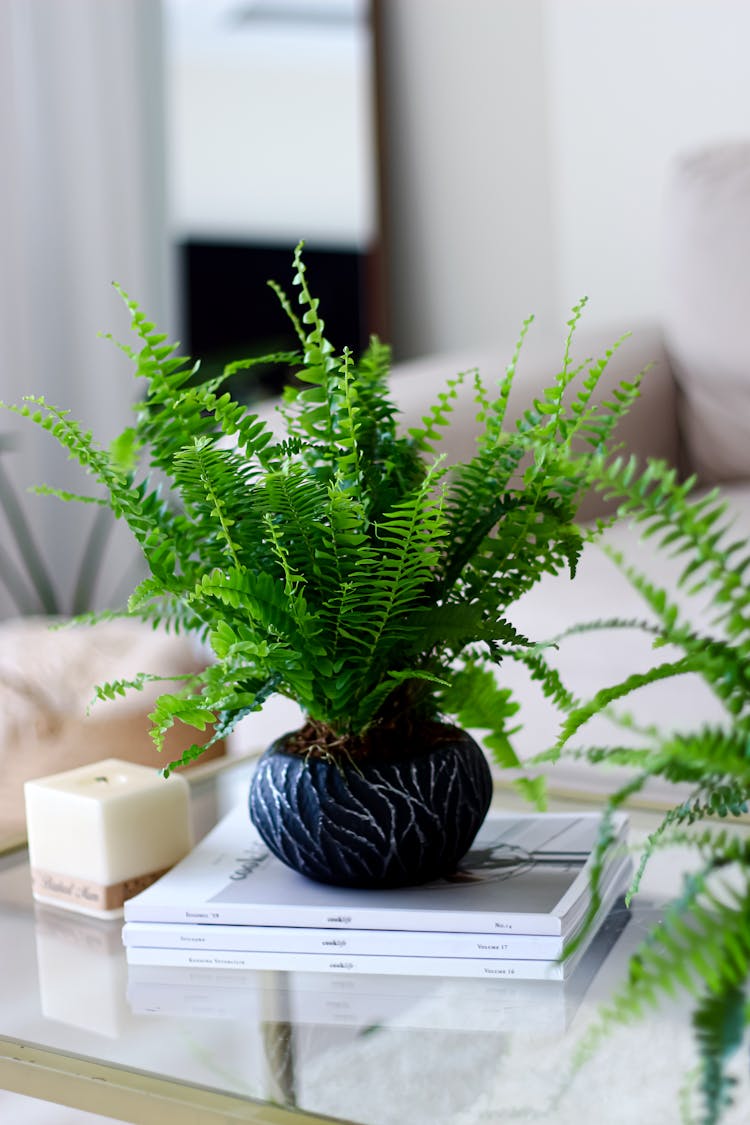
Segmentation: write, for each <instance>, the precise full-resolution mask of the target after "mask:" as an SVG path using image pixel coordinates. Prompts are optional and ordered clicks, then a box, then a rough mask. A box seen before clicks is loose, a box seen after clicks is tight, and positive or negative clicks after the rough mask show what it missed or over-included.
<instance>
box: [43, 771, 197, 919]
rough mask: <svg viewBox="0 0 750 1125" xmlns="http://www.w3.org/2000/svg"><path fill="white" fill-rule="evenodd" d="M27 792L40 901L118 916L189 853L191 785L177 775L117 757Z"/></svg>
mask: <svg viewBox="0 0 750 1125" xmlns="http://www.w3.org/2000/svg"><path fill="white" fill-rule="evenodd" d="M24 790H25V798H26V828H27V835H28V840H29V858H30V862H31V875H32V890H33V893H34V898H35V899H37V901H39V902H45V903H51V904H53V905H55V906H64V907H67V908H68V909H70V910H78V911H81V912H82V913H84V914H93V915H95V916H97V917H105V918H106V917H116V916H117V915H118V914H120V913H121V912H122V905H123V903H124V901H125V899H127V898H131V897H132V896H133V895H134V894H137V893H138V891H140V890H143V888H144V887H147V886H148V885H149V884H150V883H152V882H154V880H155V879H157V878H158V877H159V876H160V875H161V874H163V873H164V871H166V870H168V868H170V867H172V866H173V865H174V864H175V863H177V861H178V860H180V859H182V857H183V856H185V855H186V854H187V852H188V851H189V850H190V847H191V844H192V839H191V831H190V814H189V807H188V784H187V782H186V781H185V779H184V778H183V777H180V776H178V775H176V774H172V775H171V777H169V778H168V779H165V778H163V777H162V776H161V775H160V774H159V773H157V771H156V770H152V769H149V768H148V767H147V766H139V765H135V764H133V763H131V762H123V761H119V760H118V759H116V758H110V759H107V760H106V761H102V762H95V763H93V764H92V765H86V766H80V767H79V768H78V769H73V770H67V771H66V772H65V773H58V774H54V775H52V776H51V777H44V778H37V779H36V780H34V781H28V782H26V785H25V786H24Z"/></svg>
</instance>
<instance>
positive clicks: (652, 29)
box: [383, 0, 750, 358]
mask: <svg viewBox="0 0 750 1125" xmlns="http://www.w3.org/2000/svg"><path fill="white" fill-rule="evenodd" d="M383 21H384V25H385V26H384V35H383V48H384V56H385V57H384V80H385V95H386V115H385V125H386V130H387V137H388V148H389V165H388V193H387V201H388V205H389V210H390V236H391V262H390V286H391V297H392V304H393V309H394V313H393V332H392V338H393V342H394V345H395V350H396V354H397V356H400V357H404V358H405V357H408V356H412V355H417V354H424V353H428V352H431V351H460V350H464V349H470V348H474V347H476V348H477V349H479V348H480V347H482V346H483V345H485V344H487V343H491V342H493V341H496V340H502V341H507V340H509V339H511V338H513V337H514V336H515V333H516V330H517V327H518V324H519V322H520V320H521V318H522V317H523V316H524V315H526V314H527V313H528V312H535V313H536V314H537V317H538V320H539V321H540V322H541V323H540V326H539V327H540V328H541V329H545V330H554V331H562V327H563V325H564V321H565V319H566V317H567V314H568V310H569V309H570V307H571V305H572V304H573V303H574V302H575V301H576V300H577V299H578V298H579V297H581V296H583V295H588V297H589V299H590V303H589V307H588V309H587V312H586V320H587V322H588V323H589V324H592V325H600V324H607V323H609V322H611V321H616V322H617V325H618V326H619V325H624V326H629V325H630V324H632V323H634V322H635V321H636V320H637V318H639V317H641V316H648V317H654V316H658V313H659V311H660V308H661V306H662V302H663V292H662V272H661V259H660V254H661V245H660V237H661V233H660V232H661V229H662V213H661V208H662V192H663V186H664V183H665V178H666V173H667V169H668V167H669V163H670V160H671V158H672V156H673V155H674V154H675V153H676V152H678V151H680V150H683V149H685V148H688V147H692V146H693V145H696V144H702V143H704V142H708V141H712V140H721V139H724V138H728V137H738V136H746V137H747V136H750V66H748V44H750V3H748V0H383Z"/></svg>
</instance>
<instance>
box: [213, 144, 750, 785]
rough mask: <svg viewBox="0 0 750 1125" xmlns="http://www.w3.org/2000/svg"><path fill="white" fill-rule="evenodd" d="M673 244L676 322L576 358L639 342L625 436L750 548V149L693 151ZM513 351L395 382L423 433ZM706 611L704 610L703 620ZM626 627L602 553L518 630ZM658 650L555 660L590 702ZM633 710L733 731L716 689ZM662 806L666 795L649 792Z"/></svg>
mask: <svg viewBox="0 0 750 1125" xmlns="http://www.w3.org/2000/svg"><path fill="white" fill-rule="evenodd" d="M665 235H666V237H665V243H666V255H665V258H666V272H667V288H668V294H669V296H668V308H667V310H666V313H665V315H664V317H663V318H662V321H661V323H651V324H642V323H635V324H622V325H613V326H611V328H608V329H605V330H603V331H597V332H595V333H592V332H590V331H588V330H587V329H586V327H585V317H584V321H583V325H582V327H581V328H580V329H579V331H578V333H577V334H576V341H575V349H574V355H575V356H576V357H577V358H579V359H585V358H587V357H588V356H598V355H600V354H601V353H602V352H603V350H604V349H605V348H607V347H608V346H610V345H611V344H612V343H613V342H614V341H615V340H616V339H617V338H618V337H619V336H620V335H621V334H623V333H624V332H627V331H629V332H630V333H631V335H630V337H629V339H628V340H627V341H626V342H625V343H624V344H623V346H622V347H621V348H620V349H619V351H618V352H617V354H616V357H615V359H614V361H613V362H612V365H611V368H610V371H609V377H608V382H607V384H606V386H605V388H604V389H605V390H606V388H607V387H611V386H612V384H613V383H614V382H615V381H616V380H618V379H619V378H622V377H628V376H632V375H633V374H634V373H635V372H636V371H638V370H640V369H642V368H644V367H646V366H647V365H652V366H651V369H650V371H649V373H648V375H647V377H646V379H645V380H644V385H643V394H642V397H641V399H640V400H639V402H638V403H637V405H636V408H635V409H634V410H633V411H632V413H631V415H630V416H629V417H628V418H627V419H626V420H625V421H624V422H623V423H622V425H621V427H620V429H619V431H618V435H619V437H620V439H621V440H622V441H623V443H624V444H625V446H626V447H627V448H628V449H629V450H631V451H633V452H635V453H637V454H638V455H639V456H640V457H641V458H645V457H649V456H652V457H659V458H665V459H666V460H668V461H670V462H672V463H674V464H678V465H679V466H680V467H681V469H682V470H683V471H685V472H690V473H692V472H695V473H697V474H698V476H699V479H700V481H701V483H702V484H703V485H706V486H708V485H713V484H715V483H721V485H722V487H723V489H724V492H725V496H726V499H727V501H728V502H729V504H730V507H731V510H732V512H733V514H734V516H735V517H736V520H737V527H738V530H740V531H741V533H742V534H744V535H746V536H748V535H750V344H749V343H748V341H747V339H746V336H745V324H746V321H747V319H748V316H749V315H750V143H735V144H726V145H721V146H714V147H712V148H708V149H705V150H703V151H700V152H694V153H690V154H689V155H687V156H685V157H684V159H682V160H681V161H679V162H677V163H676V165H675V166H674V169H673V174H672V177H671V182H670V184H669V188H668V191H667V193H666V200H665ZM562 346H563V334H562V333H561V336H560V338H558V339H555V340H552V341H550V340H544V339H539V338H537V337H535V336H534V333H533V329H532V333H531V335H530V338H529V339H528V341H527V344H526V345H525V346H524V350H523V352H522V358H521V363H520V365H519V371H518V376H517V379H516V384H515V387H514V393H513V396H512V399H511V404H510V405H511V413H512V412H513V411H515V413H516V414H518V413H519V412H520V411H521V410H522V409H523V408H524V407H525V406H526V405H527V404H528V403H529V401H530V399H531V398H532V397H533V396H534V395H536V394H539V393H540V392H541V390H542V389H543V388H544V387H545V386H546V385H547V384H548V382H549V380H550V377H551V376H552V375H553V374H554V372H555V371H556V370H557V369H558V367H559V364H560V360H561V356H562ZM512 351H513V342H512V341H510V342H508V343H506V344H503V345H499V346H498V347H497V348H495V349H493V350H492V351H491V352H486V353H485V354H481V355H471V354H469V355H454V356H441V357H439V358H435V357H430V358H426V359H422V360H418V361H415V362H411V363H408V364H402V365H400V366H398V367H396V368H395V369H394V373H393V383H392V389H393V393H394V397H395V398H396V400H397V402H398V404H399V407H400V409H401V411H402V421H403V424H404V426H406V427H408V426H410V425H413V424H415V423H416V422H417V421H418V420H419V418H420V416H421V415H422V414H423V413H424V412H425V411H426V409H427V408H428V407H429V406H430V405H431V404H432V403H433V402H434V401H435V398H436V395H437V393H438V391H440V390H442V389H443V388H444V385H445V380H446V379H447V378H448V377H449V376H451V375H455V374H456V372H457V371H459V370H464V369H468V368H472V367H478V368H479V369H480V370H481V372H482V373H483V375H484V376H485V377H486V378H487V379H490V378H491V377H492V376H493V374H494V373H496V372H498V373H499V372H500V371H502V369H503V368H504V365H505V364H506V363H507V362H508V360H509V358H510V356H511V354H512ZM474 413H475V409H474V404H473V401H472V397H471V390H470V388H466V393H465V394H464V395H463V396H462V397H461V398H460V400H459V403H458V406H457V408H456V410H455V412H454V415H453V420H452V425H451V426H450V428H449V430H448V434H447V437H446V440H445V445H444V449H445V451H446V452H447V454H448V458H449V460H460V459H464V458H465V457H468V456H470V455H471V452H472V448H473V441H474V432H475V423H474ZM597 503H598V502H597V500H596V498H590V499H589V500H588V501H587V504H586V507H585V510H584V514H585V515H587V516H589V517H591V516H593V515H596V514H597ZM606 541H608V542H610V543H612V544H614V545H616V546H618V547H620V548H621V549H622V550H623V551H624V552H625V554H626V556H627V557H628V558H629V559H631V560H632V561H633V562H635V563H637V564H638V565H639V566H640V567H642V568H643V569H644V570H646V571H647V572H648V573H649V575H651V576H652V577H653V578H655V579H656V580H657V581H659V582H662V583H666V584H668V585H670V586H671V587H674V583H675V575H676V573H677V566H676V564H675V561H674V560H672V559H670V558H668V557H666V556H665V555H664V554H660V553H658V552H656V551H655V550H654V548H653V547H652V546H651V545H649V544H648V543H641V542H639V541H638V537H637V536H636V535H635V534H634V532H633V530H632V529H631V528H629V527H627V526H625V525H622V524H618V525H616V526H615V527H614V528H612V529H611V530H610V531H609V532H608V533H607V535H606ZM691 612H695V613H697V612H698V607H692V606H691ZM613 615H616V616H619V617H625V618H627V617H638V618H640V617H645V616H647V614H646V611H645V607H644V605H643V603H642V601H641V599H640V598H639V596H638V595H637V594H636V593H635V592H634V591H633V590H632V589H631V588H630V586H629V584H628V583H627V581H626V580H625V579H624V578H623V576H622V575H621V574H620V572H619V571H618V570H617V568H616V567H615V566H614V564H613V563H612V562H611V561H610V560H609V558H608V557H607V556H606V555H605V554H604V553H603V552H602V551H601V550H600V549H599V548H598V547H590V548H587V550H586V551H585V553H584V557H583V560H582V562H581V566H580V569H579V573H578V576H577V578H576V580H575V581H574V582H571V581H570V580H569V579H568V578H567V577H558V578H555V579H549V580H545V581H543V582H542V583H541V584H540V585H539V586H538V587H537V588H536V589H534V590H533V591H532V592H531V593H530V594H529V595H527V596H526V597H525V598H524V599H523V601H522V602H520V603H519V604H518V606H517V607H516V608H515V611H514V612H513V614H512V615H511V616H512V619H513V620H514V623H515V624H516V625H517V626H518V627H519V628H520V629H521V631H522V632H524V633H526V634H527V635H529V636H531V637H534V638H536V639H544V638H549V637H551V636H555V635H556V634H558V633H560V632H562V631H563V630H564V629H565V628H566V627H568V626H569V625H571V624H574V623H576V622H581V621H587V620H594V619H598V618H607V617H611V616H613ZM663 657H664V650H660V654H657V655H655V654H654V653H653V652H652V650H651V647H650V641H649V640H648V638H647V637H646V636H645V635H643V634H640V633H638V632H637V631H632V632H630V631H628V632H623V631H617V632H614V631H610V632H606V633H600V634H595V635H588V636H585V637H578V638H575V639H570V640H568V641H566V642H565V644H564V645H563V646H562V647H561V649H560V651H559V652H558V653H557V654H556V656H555V660H556V663H557V664H558V666H559V668H560V670H561V673H562V675H563V677H564V678H565V680H566V682H567V683H568V684H569V686H570V687H571V688H572V689H573V691H575V692H576V693H577V694H578V695H579V696H582V697H584V698H585V697H588V696H589V695H590V694H592V693H593V692H594V691H595V690H597V688H599V687H602V686H604V685H605V684H608V683H612V682H615V681H617V680H619V679H620V678H622V677H623V676H625V675H626V674H628V673H629V672H631V671H635V670H637V669H643V668H645V667H648V666H649V664H650V663H651V662H653V661H654V660H655V659H662V658H663ZM499 675H500V677H501V678H502V679H503V680H504V682H506V683H507V684H509V685H510V686H512V687H513V689H514V691H515V693H516V695H517V697H518V699H519V701H520V702H521V704H522V710H521V719H522V721H523V724H524V726H523V730H522V732H521V733H520V734H519V736H518V739H517V745H518V748H519V750H520V751H521V753H522V754H523V755H530V754H533V753H534V752H535V751H538V750H541V749H543V748H544V747H545V746H547V745H549V744H550V742H551V741H552V740H553V739H554V736H555V733H556V730H557V723H558V716H556V714H555V713H554V712H553V711H552V709H551V707H550V705H549V704H548V703H547V702H546V701H545V700H544V699H543V697H542V696H541V694H540V693H539V691H538V688H537V687H536V685H534V684H533V683H531V682H530V681H529V680H528V678H527V677H526V676H525V675H524V673H523V671H522V670H521V669H519V668H517V667H513V666H510V667H503V668H502V669H501V670H500V672H499ZM630 708H631V710H634V711H635V712H637V715H638V717H639V718H640V719H642V720H644V721H646V722H650V723H651V722H657V723H659V724H661V725H663V726H664V727H665V728H669V727H674V726H677V725H680V726H682V727H683V728H684V727H686V726H688V725H692V724H697V723H700V722H702V721H704V720H709V719H718V718H720V717H721V716H722V711H721V709H720V708H719V707H718V705H717V703H716V702H715V700H714V698H713V697H712V696H711V694H710V693H709V692H708V689H707V688H706V687H705V685H704V684H703V683H702V681H698V680H691V679H690V678H687V677H686V678H682V679H680V680H673V681H668V682H665V683H662V684H660V685H655V686H653V687H650V688H648V689H647V690H645V691H642V692H641V693H639V695H638V696H637V697H632V700H631V703H630ZM298 719H299V713H298V712H297V711H296V709H295V708H294V707H293V706H291V705H290V704H288V703H287V702H286V701H283V700H278V701H272V702H271V703H270V704H269V705H267V708H266V710H265V711H264V712H263V713H262V714H261V715H259V716H252V717H251V718H250V719H248V720H247V721H246V722H245V723H244V724H243V725H242V727H241V728H240V730H239V732H238V734H237V735H236V737H235V742H234V748H235V750H243V751H244V750H247V749H251V748H257V747H260V746H263V745H265V744H267V743H268V742H269V741H270V740H271V739H272V738H273V737H274V736H275V735H277V734H278V733H280V731H282V730H285V729H290V728H291V727H293V726H294V725H296V723H297V722H298ZM584 735H585V740H586V741H588V740H594V739H600V740H606V741H607V742H611V741H612V740H613V739H617V740H618V741H621V739H622V735H621V733H620V732H619V731H617V730H615V728H613V727H611V726H610V725H609V724H605V723H604V721H603V720H600V721H597V722H596V723H591V724H589V727H587V728H585V731H584V732H582V738H583V736H584ZM620 777H621V775H620V774H619V773H618V772H617V771H612V772H611V773H607V772H605V771H603V770H598V769H597V770H594V769H592V768H591V767H588V766H584V765H580V764H578V763H568V762H562V763H560V764H559V765H558V766H555V767H554V769H553V771H552V773H551V780H552V782H553V784H555V785H556V786H557V787H558V788H559V789H563V790H571V791H577V790H581V789H586V790H592V789H593V790H595V791H604V790H608V789H611V788H612V787H613V786H614V784H615V783H616V781H617V780H618V779H619V778H620ZM649 792H650V795H651V796H652V797H654V799H657V800H658V799H659V796H660V794H659V793H658V792H657V790H656V788H655V787H652V789H651V790H650V791H649Z"/></svg>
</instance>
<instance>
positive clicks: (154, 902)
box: [125, 807, 627, 968]
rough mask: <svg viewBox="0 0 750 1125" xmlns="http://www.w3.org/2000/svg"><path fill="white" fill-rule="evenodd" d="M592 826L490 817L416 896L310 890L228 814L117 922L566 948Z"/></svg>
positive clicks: (568, 820)
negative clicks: (388, 933)
mask: <svg viewBox="0 0 750 1125" xmlns="http://www.w3.org/2000/svg"><path fill="white" fill-rule="evenodd" d="M600 823H601V816H600V814H599V813H524V814H520V815H515V814H500V813H494V812H493V813H490V814H489V815H488V817H487V818H486V820H485V823H484V824H483V826H482V828H481V829H480V831H479V834H478V835H477V838H476V840H475V842H474V845H473V846H472V848H471V850H470V851H469V853H468V855H467V856H466V857H465V859H464V860H463V861H462V863H461V864H460V865H459V868H458V870H457V871H456V872H455V873H454V874H453V875H451V876H448V877H446V878H443V879H438V880H435V881H433V882H431V883H428V884H425V885H423V886H415V887H401V888H397V889H394V890H361V889H352V888H344V887H332V886H328V885H326V884H323V883H316V882H313V881H312V880H311V879H307V878H305V877H304V876H302V875H299V874H298V873H297V872H295V871H292V870H291V869H290V868H288V867H286V866H285V865H284V864H283V863H281V862H280V861H279V860H277V859H276V858H275V857H274V856H273V855H271V853H270V852H269V851H268V849H267V848H266V846H265V845H264V844H263V842H262V840H261V839H260V837H259V836H258V834H257V832H256V830H255V829H254V827H253V825H252V824H251V822H250V820H249V817H248V814H247V812H246V810H245V809H244V808H243V807H238V808H236V809H234V810H233V811H232V812H230V813H229V814H227V816H225V817H224V819H223V820H221V821H220V822H219V824H218V825H217V826H216V827H215V828H214V829H213V831H212V832H210V833H209V834H208V835H207V836H206V837H205V839H204V840H202V841H201V842H200V843H199V844H198V845H197V846H196V847H195V848H194V849H193V851H192V852H191V853H190V855H188V856H187V857H186V858H185V859H184V860H182V861H181V862H180V863H178V864H177V865H176V866H175V867H173V868H172V870H171V871H168V872H167V874H166V875H164V876H162V878H161V879H159V880H158V881H157V882H156V883H153V884H152V885H151V886H150V887H148V888H147V889H146V890H145V891H142V892H141V893H140V894H138V895H136V896H135V897H134V898H131V899H128V900H127V901H126V903H125V921H126V923H131V922H151V923H153V922H162V923H169V922H182V923H185V922H189V923H191V924H201V925H207V926H209V925H225V926H238V925H239V926H274V927H305V928H315V929H329V930H333V931H340V930H403V931H414V930H418V931H433V932H438V933H443V934H446V933H453V934H461V933H463V934H466V933H475V934H476V933H479V934H493V935H495V936H498V935H507V934H528V935H540V936H543V935H549V936H553V937H555V936H556V937H561V938H566V937H568V936H569V935H570V934H571V933H572V932H573V931H574V930H575V928H576V927H577V926H578V925H579V924H580V921H581V918H582V917H583V915H584V914H585V912H586V909H587V907H588V904H589V900H590V898H589V872H590V866H591V852H592V849H593V847H594V844H595V842H596V838H597V833H598V829H599V825H600ZM616 830H617V836H618V839H620V840H624V838H625V835H626V832H627V817H626V815H625V814H618V819H617V822H616ZM245 953H247V954H248V955H249V953H250V951H245ZM248 967H251V968H252V967H254V966H252V965H248Z"/></svg>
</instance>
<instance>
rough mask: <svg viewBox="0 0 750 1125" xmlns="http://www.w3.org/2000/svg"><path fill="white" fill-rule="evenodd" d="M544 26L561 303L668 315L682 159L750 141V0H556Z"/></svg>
mask: <svg viewBox="0 0 750 1125" xmlns="http://www.w3.org/2000/svg"><path fill="white" fill-rule="evenodd" d="M544 22H545V33H546V46H547V71H548V75H547V81H548V88H549V135H550V138H551V143H552V170H553V179H554V183H555V219H556V222H555V227H556V233H557V239H556V243H555V246H554V249H553V252H554V255H555V258H556V261H557V276H558V292H557V294H556V303H557V307H558V312H559V313H562V312H564V311H565V310H566V309H567V308H569V307H570V305H571V304H572V303H573V301H575V300H576V299H577V298H578V297H580V296H581V295H582V294H584V293H586V294H588V295H589V297H590V299H591V301H590V305H589V309H588V310H587V318H588V319H590V320H594V319H596V320H599V321H606V320H610V319H613V320H614V319H617V320H620V321H622V320H623V319H625V320H636V319H637V318H638V317H640V316H648V315H653V314H654V313H656V314H657V315H658V313H659V312H660V311H661V309H662V308H663V303H664V293H663V277H662V267H661V250H662V230H663V223H664V215H663V213H662V203H663V190H664V186H665V181H666V177H667V172H668V169H669V165H670V161H671V160H672V158H673V156H675V155H676V154H677V153H678V152H680V151H683V150H686V149H688V148H692V147H694V146H696V145H703V144H705V143H710V142H712V141H717V140H723V139H725V138H733V137H745V138H748V137H750V65H749V63H748V59H749V51H750V3H748V2H747V0H606V2H602V0H564V2H560V0H545V6H544Z"/></svg>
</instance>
